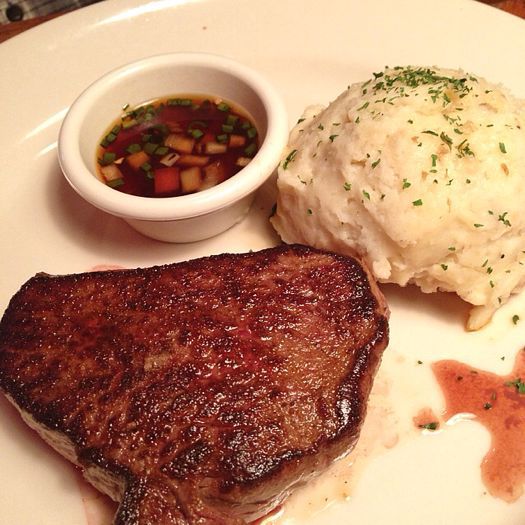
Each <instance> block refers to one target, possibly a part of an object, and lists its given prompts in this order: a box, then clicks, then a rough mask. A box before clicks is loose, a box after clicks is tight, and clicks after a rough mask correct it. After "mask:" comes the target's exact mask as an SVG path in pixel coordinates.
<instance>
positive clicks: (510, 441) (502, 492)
mask: <svg viewBox="0 0 525 525" xmlns="http://www.w3.org/2000/svg"><path fill="white" fill-rule="evenodd" d="M432 368H433V371H434V373H435V375H436V378H437V380H438V382H439V384H440V386H441V388H442V390H443V393H444V395H445V400H446V413H445V417H446V418H447V419H448V418H450V417H452V416H454V415H455V414H459V413H464V412H467V413H471V414H474V415H475V416H476V419H477V421H479V422H480V423H481V424H483V425H484V426H485V427H486V428H487V429H488V430H489V431H490V434H491V446H490V450H489V451H488V452H487V454H486V456H485V457H484V458H483V461H482V463H481V475H482V479H483V483H484V484H485V486H486V487H487V489H488V490H489V492H490V493H491V494H492V495H493V496H495V497H498V498H501V499H503V500H505V501H508V502H511V501H515V500H517V499H518V498H519V497H520V496H521V495H522V494H523V485H524V483H525V439H524V436H525V383H524V382H523V380H525V352H524V351H521V352H519V354H518V357H517V358H516V362H515V365H514V370H513V371H512V373H511V374H510V375H508V376H499V375H497V374H493V373H491V372H486V371H484V370H477V369H474V368H472V367H470V366H468V365H466V364H463V363H459V362H458V361H438V362H437V363H435V364H434V365H433V367H432Z"/></svg>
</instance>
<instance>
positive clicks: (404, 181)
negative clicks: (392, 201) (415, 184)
mask: <svg viewBox="0 0 525 525" xmlns="http://www.w3.org/2000/svg"><path fill="white" fill-rule="evenodd" d="M410 186H412V184H411V183H410V182H408V180H407V179H403V186H402V188H403V189H404V190H406V189H407V188H410Z"/></svg>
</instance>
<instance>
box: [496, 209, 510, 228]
mask: <svg viewBox="0 0 525 525" xmlns="http://www.w3.org/2000/svg"><path fill="white" fill-rule="evenodd" d="M507 215H508V212H504V213H502V214H501V215H498V221H500V222H502V223H503V224H504V225H505V226H511V224H510V221H509V220H508V219H507V218H506V216H507Z"/></svg>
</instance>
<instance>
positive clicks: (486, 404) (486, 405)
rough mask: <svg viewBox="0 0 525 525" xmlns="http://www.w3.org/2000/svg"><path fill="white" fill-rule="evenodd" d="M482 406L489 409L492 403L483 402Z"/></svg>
mask: <svg viewBox="0 0 525 525" xmlns="http://www.w3.org/2000/svg"><path fill="white" fill-rule="evenodd" d="M483 408H484V409H485V410H490V409H491V408H492V404H491V403H485V404H484V405H483Z"/></svg>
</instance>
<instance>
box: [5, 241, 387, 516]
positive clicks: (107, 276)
mask: <svg viewBox="0 0 525 525" xmlns="http://www.w3.org/2000/svg"><path fill="white" fill-rule="evenodd" d="M387 339H388V325H387V309H386V306H385V303H384V300H383V298H382V296H381V294H380V292H379V290H378V289H377V288H376V286H375V284H374V283H371V282H370V281H369V279H368V276H367V273H366V272H365V270H364V269H363V268H362V266H361V265H360V263H359V262H358V261H357V260H355V259H352V258H349V257H342V256H338V255H334V254H329V253H324V252H321V251H318V250H314V249H310V248H306V247H303V246H279V247H277V248H272V249H268V250H263V251H260V252H255V253H247V254H241V255H232V254H226V255H219V256H213V257H207V258H202V259H198V260H193V261H188V262H183V263H179V264H172V265H166V266H160V267H153V268H147V269H137V270H121V271H108V272H95V273H86V274H79V275H68V276H56V277H55V276H48V275H37V276H35V277H34V278H32V279H30V280H29V281H28V282H27V283H26V284H25V285H24V286H23V287H22V289H21V290H20V291H19V292H18V293H17V294H16V295H15V296H14V297H13V299H12V300H11V302H10V304H9V307H8V308H7V311H6V313H5V315H4V317H3V319H2V321H1V324H0V387H1V388H2V390H3V391H4V392H5V393H6V394H7V396H8V397H9V398H10V399H11V401H13V402H14V404H15V405H16V406H17V407H18V408H19V409H20V411H21V412H22V414H23V415H25V416H26V420H27V419H28V418H27V416H30V417H29V420H28V422H29V423H30V424H32V426H34V427H35V428H36V429H37V430H38V431H39V432H40V433H41V434H42V435H43V437H44V438H45V439H47V440H48V441H50V442H51V443H52V444H53V446H55V448H57V449H59V450H60V451H61V452H62V453H63V454H65V455H66V456H67V457H69V458H70V459H72V460H74V461H76V462H77V463H78V464H80V465H81V466H82V468H83V469H84V471H85V474H86V477H87V478H88V479H89V480H90V481H91V482H92V483H93V484H95V485H96V486H97V487H98V488H100V489H101V490H104V491H106V492H108V493H110V494H111V495H112V497H114V498H115V499H117V500H120V501H121V504H120V507H119V510H118V513H117V516H116V518H115V523H117V524H119V525H139V524H140V525H164V524H206V523H210V524H211V523H214V524H220V523H224V524H241V523H245V522H246V521H249V520H252V519H255V518H257V517H259V516H261V515H264V514H265V513H267V512H268V511H269V510H270V509H272V508H273V507H274V506H276V505H277V504H279V502H280V501H281V500H282V499H283V498H284V497H285V496H286V495H287V494H288V492H289V489H290V487H292V486H293V485H294V484H296V483H298V482H300V481H303V480H305V479H307V478H308V477H309V476H310V475H311V474H312V473H315V472H318V471H320V470H322V469H323V468H324V467H325V466H326V465H327V464H328V463H329V462H330V461H332V460H333V459H334V458H335V457H337V456H339V455H341V454H343V453H345V452H347V451H349V450H350V449H351V448H352V446H353V445H354V443H355V441H356V439H357V437H358V434H359V429H360V426H361V423H362V421H363V418H364V415H365V409H366V403H367V398H368V395H369V392H370V388H371V385H372V381H373V377H374V374H375V371H376V369H377V366H378V364H379V361H380V358H381V353H382V351H383V349H384V348H385V346H386V344H387ZM64 437H65V438H67V439H64ZM68 444H69V445H68ZM68 446H69V449H68Z"/></svg>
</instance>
